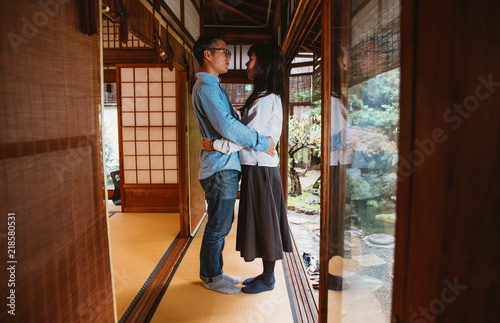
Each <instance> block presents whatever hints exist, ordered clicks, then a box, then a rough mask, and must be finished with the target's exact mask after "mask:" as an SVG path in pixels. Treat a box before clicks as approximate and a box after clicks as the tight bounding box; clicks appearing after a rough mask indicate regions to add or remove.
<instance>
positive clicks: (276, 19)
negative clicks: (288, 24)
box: [273, 0, 281, 41]
mask: <svg viewBox="0 0 500 323" xmlns="http://www.w3.org/2000/svg"><path fill="white" fill-rule="evenodd" d="M274 8H275V9H274V15H273V39H274V40H276V41H277V40H278V38H279V37H278V32H279V28H280V25H281V0H276V3H275V4H274Z"/></svg>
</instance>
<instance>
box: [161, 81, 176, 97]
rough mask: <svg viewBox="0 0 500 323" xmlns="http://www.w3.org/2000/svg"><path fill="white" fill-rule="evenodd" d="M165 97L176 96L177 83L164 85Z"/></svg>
mask: <svg viewBox="0 0 500 323" xmlns="http://www.w3.org/2000/svg"><path fill="white" fill-rule="evenodd" d="M163 96H175V83H163Z"/></svg>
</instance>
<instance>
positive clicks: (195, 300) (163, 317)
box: [151, 223, 294, 323]
mask: <svg viewBox="0 0 500 323" xmlns="http://www.w3.org/2000/svg"><path fill="white" fill-rule="evenodd" d="M203 230H204V227H203V226H202V227H201V228H200V230H198V233H197V234H196V236H195V237H194V238H193V241H192V243H191V245H190V247H189V249H188V251H187V252H186V254H185V255H184V258H183V260H182V262H181V264H180V266H179V267H178V268H177V271H176V272H175V275H174V277H173V279H172V281H171V282H170V284H169V286H168V288H167V290H166V292H165V294H164V295H163V298H162V299H161V302H160V303H159V305H158V307H157V309H156V311H155V313H154V316H153V318H152V320H151V322H158V323H160V322H214V323H215V322H217V323H220V322H294V318H293V315H292V310H291V306H290V301H289V297H288V293H287V287H286V283H285V276H284V273H283V267H282V263H281V261H277V262H276V269H275V270H276V272H275V276H276V288H275V289H274V290H272V291H269V292H264V293H260V294H253V295H250V294H245V293H243V292H239V293H237V294H235V295H225V294H221V293H217V292H213V291H209V290H207V289H205V288H204V287H203V282H202V281H201V280H200V278H199V266H200V261H199V253H200V245H201V240H202V237H203ZM235 245H236V223H234V224H233V229H232V230H231V232H230V234H229V235H228V237H227V238H226V245H225V250H224V272H226V273H228V274H230V275H238V276H240V277H242V278H248V277H253V276H256V275H258V274H260V273H261V272H262V261H261V260H260V259H256V260H255V261H253V262H249V263H247V262H245V261H244V260H243V259H242V258H241V257H240V255H239V252H237V251H236V250H235ZM241 286H243V285H241Z"/></svg>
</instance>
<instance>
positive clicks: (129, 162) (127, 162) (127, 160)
mask: <svg viewBox="0 0 500 323" xmlns="http://www.w3.org/2000/svg"><path fill="white" fill-rule="evenodd" d="M123 168H124V169H136V168H137V166H136V165H135V156H124V157H123Z"/></svg>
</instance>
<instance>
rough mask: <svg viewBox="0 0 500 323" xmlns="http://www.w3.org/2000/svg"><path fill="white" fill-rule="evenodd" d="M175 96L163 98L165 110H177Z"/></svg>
mask: <svg viewBox="0 0 500 323" xmlns="http://www.w3.org/2000/svg"><path fill="white" fill-rule="evenodd" d="M175 103H176V101H175V98H163V111H176V110H177V106H176V105H175Z"/></svg>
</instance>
